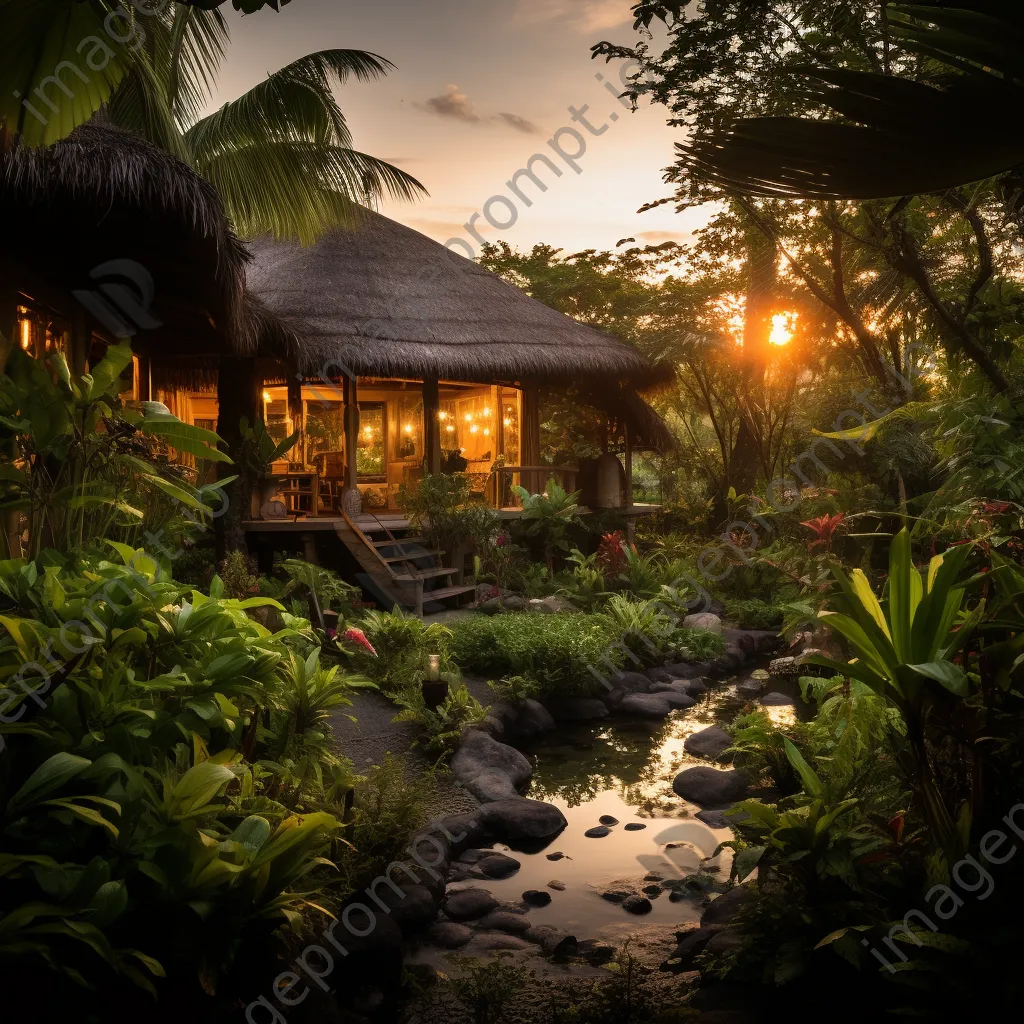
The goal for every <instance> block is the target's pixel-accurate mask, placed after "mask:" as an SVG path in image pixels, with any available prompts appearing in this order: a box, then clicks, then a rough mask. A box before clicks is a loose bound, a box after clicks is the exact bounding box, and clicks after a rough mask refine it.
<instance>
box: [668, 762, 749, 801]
mask: <svg viewBox="0 0 1024 1024" xmlns="http://www.w3.org/2000/svg"><path fill="white" fill-rule="evenodd" d="M747 785H748V779H747V776H746V775H745V774H744V773H743V772H741V771H739V770H738V769H731V770H729V771H719V770H718V769H717V768H709V767H705V766H703V765H698V766H697V767H695V768H687V769H686V771H683V772H680V773H679V774H678V775H677V776H676V777H675V779H674V780H673V782H672V789H673V790H674V791H675V792H676V794H677V795H678V796H681V797H682V798H683V799H684V800H690V801H692V802H693V803H695V804H702V805H707V804H711V805H716V804H717V805H719V806H721V805H722V804H731V803H735V802H736V801H737V800H742V799H743V797H744V796H745V795H746V792H747Z"/></svg>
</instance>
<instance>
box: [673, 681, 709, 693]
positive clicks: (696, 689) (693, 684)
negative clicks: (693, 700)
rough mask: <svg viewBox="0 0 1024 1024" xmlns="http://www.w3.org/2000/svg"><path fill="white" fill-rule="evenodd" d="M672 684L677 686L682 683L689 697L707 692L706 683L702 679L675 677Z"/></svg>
mask: <svg viewBox="0 0 1024 1024" xmlns="http://www.w3.org/2000/svg"><path fill="white" fill-rule="evenodd" d="M673 685H674V686H677V687H678V686H680V685H682V687H683V688H684V689H685V691H686V692H687V693H688V694H689V695H690V696H691V697H699V696H700V695H701V694H704V693H707V692H708V688H707V684H706V683H705V682H704V680H703V679H676V680H674V681H673Z"/></svg>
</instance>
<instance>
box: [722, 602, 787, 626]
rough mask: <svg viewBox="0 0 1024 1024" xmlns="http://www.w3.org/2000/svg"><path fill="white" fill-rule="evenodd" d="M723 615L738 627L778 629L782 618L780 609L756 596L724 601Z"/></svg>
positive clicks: (782, 614)
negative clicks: (741, 599)
mask: <svg viewBox="0 0 1024 1024" xmlns="http://www.w3.org/2000/svg"><path fill="white" fill-rule="evenodd" d="M725 615H726V618H728V619H730V620H731V621H733V622H735V623H736V624H737V625H738V626H739V628H740V629H779V628H780V627H781V626H782V622H783V618H784V613H783V611H782V609H780V608H778V607H776V606H775V605H772V604H769V603H768V602H767V601H761V600H759V599H758V598H756V597H754V598H749V599H748V600H746V601H736V600H733V601H726V602H725Z"/></svg>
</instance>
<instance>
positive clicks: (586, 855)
mask: <svg viewBox="0 0 1024 1024" xmlns="http://www.w3.org/2000/svg"><path fill="white" fill-rule="evenodd" d="M752 667H754V666H752ZM748 671H749V670H748ZM735 682H736V681H735V680H729V681H726V682H724V683H722V684H719V686H717V687H716V688H714V689H711V690H709V691H708V692H707V693H706V694H704V695H703V696H702V698H700V699H699V701H698V703H697V704H696V705H695V706H693V707H691V708H688V709H686V710H677V711H673V712H672V714H671V715H670V716H669V717H668V718H667V719H665V720H664V721H644V720H636V719H623V718H614V719H608V720H605V721H601V722H592V723H568V724H560V725H559V728H558V729H557V730H556V731H555V732H553V733H549V734H547V735H545V736H544V737H541V738H539V739H538V740H537V741H535V742H534V743H533V744H532V745H530V746H525V747H524V748H523V749H524V752H525V753H526V754H527V755H528V756H529V757H530V759H531V760H532V762H533V765H534V775H533V779H532V781H531V783H530V788H529V790H528V791H527V792H526V794H525V795H526V796H529V797H533V798H535V799H538V800H545V801H547V802H549V803H552V804H554V805H556V806H557V807H558V808H559V809H560V810H561V811H562V813H563V814H564V815H565V817H566V819H567V821H568V826H567V827H566V828H565V829H564V830H563V832H562V833H561V834H560V835H559V836H557V837H556V838H555V839H554V840H553V841H552V842H551V843H550V845H548V846H547V847H545V848H544V849H543V850H540V851H539V852H538V851H535V850H522V849H520V850H516V849H515V848H514V847H511V846H506V845H503V844H496V845H495V849H496V850H499V851H502V852H510V853H511V854H512V855H513V856H515V857H516V859H517V860H519V861H520V862H521V864H522V867H521V868H520V870H519V871H518V872H516V874H515V875H513V876H512V877H511V878H507V879H504V880H500V881H489V882H488V883H487V888H488V889H490V890H491V892H492V893H493V894H494V896H496V897H497V898H498V899H500V900H510V901H517V900H519V898H520V897H521V896H522V894H523V892H524V891H526V890H528V889H539V890H546V891H548V892H550V893H551V896H552V901H551V903H550V904H549V905H548V906H546V907H540V908H535V909H532V910H531V911H530V917H531V920H533V921H534V922H535V923H537V924H551V925H557V926H558V927H560V928H562V929H565V930H567V931H570V932H573V933H574V934H576V935H577V936H578V937H579V938H583V937H587V938H594V939H601V940H604V941H609V942H615V941H621V940H622V939H623V938H624V937H626V936H627V935H629V934H631V933H634V932H636V931H637V930H638V929H640V928H642V927H643V926H645V925H656V926H662V927H663V926H665V925H682V924H686V923H689V922H695V921H697V920H698V919H699V918H700V910H701V891H700V889H698V888H688V887H687V886H684V885H683V884H682V879H683V878H684V877H687V876H693V875H694V874H695V873H697V872H701V871H702V872H703V876H702V880H703V881H704V883H705V884H708V883H711V882H712V881H713V880H718V881H722V882H724V881H726V880H727V879H728V877H729V870H730V866H731V859H732V854H731V851H729V850H725V851H723V852H722V853H721V854H719V855H718V856H715V849H716V848H717V846H718V844H719V843H721V842H722V841H724V840H727V839H731V838H732V833H731V831H730V830H728V829H712V828H710V827H709V826H707V825H705V824H704V823H703V822H701V821H699V820H698V819H697V818H696V817H695V815H696V813H697V812H698V811H699V810H700V808H699V807H698V806H697V805H695V804H692V803H688V802H687V801H685V800H683V799H682V798H681V797H679V796H677V795H676V794H675V793H674V792H673V790H672V780H673V779H674V778H675V776H676V775H677V774H678V773H679V772H680V771H682V770H683V769H685V768H688V767H691V766H693V765H697V764H704V765H707V764H708V763H709V762H707V761H704V760H701V759H699V758H695V757H692V756H691V755H689V754H688V753H686V751H685V750H684V749H683V743H684V741H685V740H686V738H687V736H689V735H690V734H691V733H694V732H699V731H700V730H701V729H704V728H706V727H707V726H709V725H715V724H719V725H722V724H728V723H729V722H731V721H732V719H733V718H734V717H735V716H736V714H737V713H738V712H739V711H740V710H742V708H743V706H744V704H745V703H746V702H747V700H748V698H744V697H743V696H741V695H740V694H739V693H738V692H737V690H736V686H735ZM770 688H771V689H773V690H776V691H780V692H788V693H789V694H790V695H793V693H794V689H795V682H794V683H793V684H792V686H789V687H787V685H786V684H784V683H782V682H780V681H778V680H773V681H772V683H771V687H770ZM768 710H769V711H770V712H771V714H772V717H773V718H775V719H776V720H778V721H779V722H780V723H782V722H784V721H785V720H786V719H787V718H788V719H789V720H792V718H793V716H794V715H795V714H796V710H795V709H794V708H793V707H773V708H770V709H768ZM603 815H610V816H611V817H613V818H615V819H617V821H618V823H617V824H616V825H613V826H611V830H610V832H609V833H608V835H606V836H604V837H603V838H590V837H588V836H586V835H585V833H586V831H587V830H588V829H592V828H594V827H595V826H597V825H598V824H599V823H600V822H599V819H600V818H601V817H602V816H603ZM630 824H633V825H643V826H644V827H643V828H642V829H639V830H635V831H634V830H630V829H627V828H626V826H627V825H630ZM552 854H562V855H563V856H562V857H559V858H558V859H554V860H552V859H550V855H552ZM648 875H651V876H652V877H650V878H648V877H646V876H648ZM654 875H656V876H659V877H658V878H657V879H656V878H654V877H653V876H654ZM658 881H661V882H662V883H663V884H662V886H660V887H659V886H658V885H657V884H656V883H657V882H658ZM551 882H557V883H561V884H564V886H565V888H564V889H560V888H551V887H549V883H551ZM665 884H667V885H668V886H675V887H676V890H675V891H672V889H671V888H665ZM645 888H646V890H647V891H646V892H645V893H644V894H645V895H647V896H648V898H649V899H650V901H651V904H652V909H651V910H650V912H649V913H646V914H643V915H635V914H632V913H629V912H627V911H626V910H625V909H623V907H622V906H620V905H619V902H613V901H611V900H609V899H606V898H604V897H603V895H602V894H603V893H606V892H609V891H610V890H611V891H614V890H619V891H620V892H624V891H629V892H636V893H641V892H642V891H643V890H644V889H645Z"/></svg>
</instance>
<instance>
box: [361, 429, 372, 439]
mask: <svg viewBox="0 0 1024 1024" xmlns="http://www.w3.org/2000/svg"><path fill="white" fill-rule="evenodd" d="M363 435H364V436H365V437H373V427H363Z"/></svg>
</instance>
